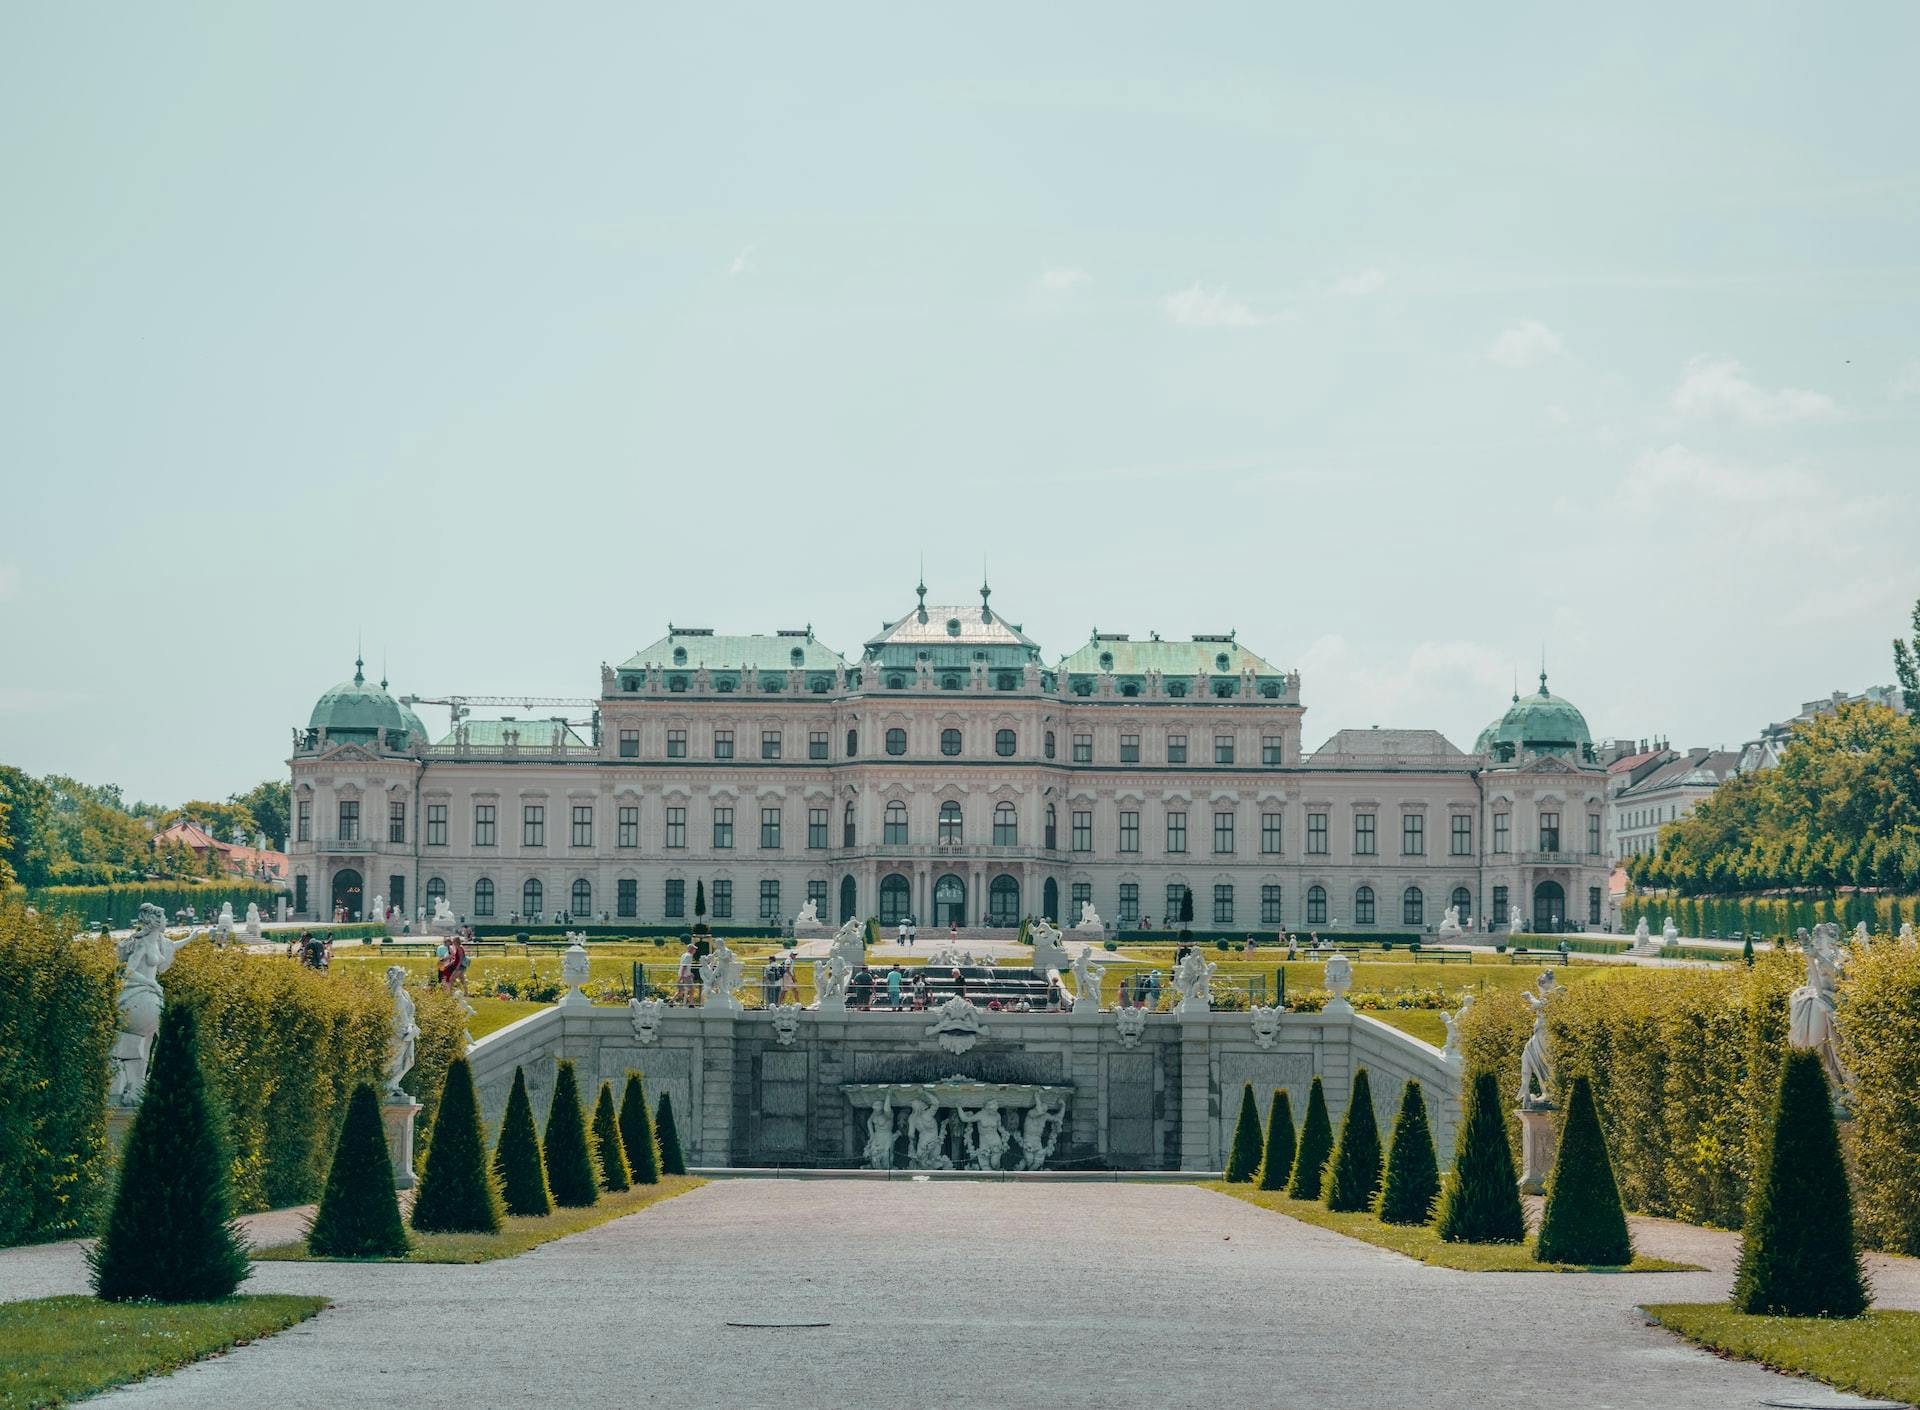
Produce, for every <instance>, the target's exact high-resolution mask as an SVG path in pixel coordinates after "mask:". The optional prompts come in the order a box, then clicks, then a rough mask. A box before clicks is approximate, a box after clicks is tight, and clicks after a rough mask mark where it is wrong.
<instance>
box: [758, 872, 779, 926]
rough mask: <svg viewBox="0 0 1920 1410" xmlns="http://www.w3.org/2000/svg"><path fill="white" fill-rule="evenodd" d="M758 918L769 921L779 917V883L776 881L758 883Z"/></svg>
mask: <svg viewBox="0 0 1920 1410" xmlns="http://www.w3.org/2000/svg"><path fill="white" fill-rule="evenodd" d="M760 919H761V920H770V921H777V920H779V919H780V883H779V882H777V881H763V882H761V883H760Z"/></svg>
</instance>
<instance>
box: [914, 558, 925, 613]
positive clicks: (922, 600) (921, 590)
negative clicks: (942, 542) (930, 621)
mask: <svg viewBox="0 0 1920 1410" xmlns="http://www.w3.org/2000/svg"><path fill="white" fill-rule="evenodd" d="M914 591H915V592H917V593H919V594H920V605H919V606H918V607H917V608H915V609H914V613H913V615H914V619H915V620H916V621H920V622H925V621H926V620H927V555H926V554H924V553H922V554H921V555H920V584H919V586H918V587H916V588H914Z"/></svg>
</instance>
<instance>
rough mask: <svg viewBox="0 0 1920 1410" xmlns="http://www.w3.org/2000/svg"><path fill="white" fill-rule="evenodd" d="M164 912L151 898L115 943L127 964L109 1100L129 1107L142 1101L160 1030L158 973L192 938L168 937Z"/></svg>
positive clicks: (161, 1001)
mask: <svg viewBox="0 0 1920 1410" xmlns="http://www.w3.org/2000/svg"><path fill="white" fill-rule="evenodd" d="M166 924H167V917H166V913H165V912H164V911H162V910H161V909H160V908H159V907H158V906H156V905H152V904H151V903H148V904H143V905H142V906H141V907H140V919H139V922H138V923H137V924H136V925H135V926H134V930H133V934H131V935H129V936H128V937H127V938H126V939H124V940H117V941H115V942H114V948H115V950H117V951H118V952H119V955H120V961H121V963H122V964H124V965H125V966H126V970H125V972H124V973H123V974H122V975H121V978H120V998H119V1006H120V1033H119V1036H118V1037H116V1038H115V1039H114V1042H113V1082H112V1085H111V1087H110V1088H109V1089H108V1093H107V1100H108V1101H110V1102H112V1103H113V1104H114V1105H115V1106H121V1107H130V1106H134V1105H136V1104H137V1103H138V1102H139V1100H140V1094H141V1093H142V1092H143V1091H145V1090H146V1086H147V1061H148V1059H149V1058H150V1057H151V1056H152V1054H153V1038H154V1035H155V1034H156V1033H158V1032H159V1031H160V1010H161V1009H162V1008H163V1007H164V1006H165V1004H166V995H165V994H164V993H162V992H161V989H160V976H161V975H163V974H165V973H166V972H167V970H168V969H169V968H171V967H172V965H173V957H174V956H175V955H176V954H178V953H179V952H180V948H181V947H182V946H183V945H185V944H186V943H187V941H189V940H191V939H193V935H192V934H191V933H189V934H188V935H187V936H186V937H185V938H184V939H180V940H169V939H168V938H167V934H166Z"/></svg>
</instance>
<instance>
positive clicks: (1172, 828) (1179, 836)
mask: <svg viewBox="0 0 1920 1410" xmlns="http://www.w3.org/2000/svg"><path fill="white" fill-rule="evenodd" d="M1167 850H1168V851H1169V852H1184V851H1186V850H1187V815H1186V814H1185V813H1168V814H1167Z"/></svg>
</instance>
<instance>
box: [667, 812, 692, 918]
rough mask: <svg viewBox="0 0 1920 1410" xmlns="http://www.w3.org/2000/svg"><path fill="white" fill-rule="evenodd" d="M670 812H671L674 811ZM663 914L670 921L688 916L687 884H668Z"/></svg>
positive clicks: (681, 882)
mask: <svg viewBox="0 0 1920 1410" xmlns="http://www.w3.org/2000/svg"><path fill="white" fill-rule="evenodd" d="M668 811H669V812H671V811H672V809H669V810H668ZM661 914H662V915H664V916H665V917H666V918H667V919H668V920H682V919H684V918H685V916H686V914H687V883H686V882H684V881H669V882H668V883H667V898H666V904H665V905H664V906H663V907H662V908H661Z"/></svg>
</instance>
